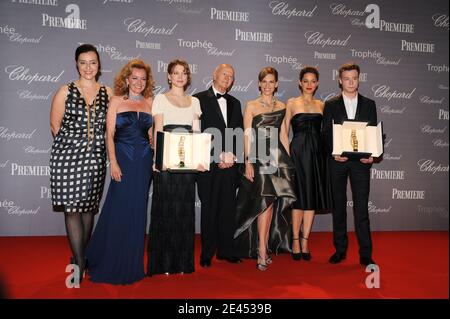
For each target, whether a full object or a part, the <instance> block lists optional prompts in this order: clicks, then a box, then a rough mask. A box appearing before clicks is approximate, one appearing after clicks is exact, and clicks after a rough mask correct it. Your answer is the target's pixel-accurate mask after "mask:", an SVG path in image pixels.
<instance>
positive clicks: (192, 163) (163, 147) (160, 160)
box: [155, 132, 211, 173]
mask: <svg viewBox="0 0 450 319" xmlns="http://www.w3.org/2000/svg"><path fill="white" fill-rule="evenodd" d="M181 139H183V140H182V144H183V147H182V149H183V150H184V161H182V162H183V165H180V162H181V157H180V154H179V152H180V141H181ZM210 162H211V134H209V133H180V132H158V133H157V135H156V159H155V166H156V168H157V169H158V170H162V169H163V167H164V168H166V169H167V170H168V171H169V172H177V173H190V172H197V167H198V166H199V165H203V167H204V168H205V170H207V171H209V167H210Z"/></svg>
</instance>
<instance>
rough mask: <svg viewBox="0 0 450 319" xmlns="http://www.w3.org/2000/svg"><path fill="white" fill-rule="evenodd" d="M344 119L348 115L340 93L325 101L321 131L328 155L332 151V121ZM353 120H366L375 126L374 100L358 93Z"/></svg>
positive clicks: (375, 109) (375, 110) (337, 122)
mask: <svg viewBox="0 0 450 319" xmlns="http://www.w3.org/2000/svg"><path fill="white" fill-rule="evenodd" d="M346 120H348V116H347V111H346V110H345V104H344V98H343V97H342V94H341V95H339V96H336V97H334V98H332V99H330V100H328V101H326V102H325V108H324V111H323V123H322V132H323V137H324V140H325V146H326V148H327V154H328V155H329V156H331V153H332V152H333V126H332V125H333V121H334V124H342V123H343V122H344V121H346ZM355 121H360V122H368V123H369V124H368V125H371V126H377V124H378V123H377V108H376V106H375V101H374V100H371V99H369V98H366V97H364V96H362V95H361V94H358V105H357V107H356V114H355Z"/></svg>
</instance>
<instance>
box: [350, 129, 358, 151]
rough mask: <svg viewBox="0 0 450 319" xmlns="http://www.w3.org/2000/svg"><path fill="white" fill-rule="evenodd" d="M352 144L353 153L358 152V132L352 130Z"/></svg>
mask: <svg viewBox="0 0 450 319" xmlns="http://www.w3.org/2000/svg"><path fill="white" fill-rule="evenodd" d="M350 144H351V145H352V147H353V152H358V138H357V137H356V130H352V134H351V135H350Z"/></svg>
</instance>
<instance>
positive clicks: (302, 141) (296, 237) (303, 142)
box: [281, 67, 331, 260]
mask: <svg viewBox="0 0 450 319" xmlns="http://www.w3.org/2000/svg"><path fill="white" fill-rule="evenodd" d="M299 83H300V90H301V91H302V95H301V96H299V97H297V98H291V99H289V100H288V102H287V105H286V117H285V118H284V123H283V126H282V130H281V141H282V143H283V145H285V147H286V148H287V149H288V145H289V139H288V136H289V127H290V125H292V130H293V133H294V137H293V138H292V141H291V144H290V148H289V149H290V156H291V158H292V161H293V162H294V165H295V168H296V195H297V201H296V202H295V203H294V204H293V205H292V208H293V210H292V232H293V238H292V258H293V259H294V260H300V259H302V258H303V259H304V260H310V259H311V253H310V251H309V247H308V238H309V234H310V232H311V228H312V225H313V221H314V213H315V211H316V210H324V209H327V208H329V205H330V203H331V190H330V188H329V185H330V183H329V182H328V181H327V178H328V176H329V175H328V174H327V173H326V171H327V169H326V160H325V152H324V147H323V143H322V135H321V126H322V118H323V117H322V113H323V108H324V103H323V102H322V101H320V100H317V99H315V98H314V93H315V92H316V90H317V88H318V86H319V72H318V71H317V69H316V68H314V67H305V68H303V69H302V70H301V71H300V82H299ZM300 229H301V232H300Z"/></svg>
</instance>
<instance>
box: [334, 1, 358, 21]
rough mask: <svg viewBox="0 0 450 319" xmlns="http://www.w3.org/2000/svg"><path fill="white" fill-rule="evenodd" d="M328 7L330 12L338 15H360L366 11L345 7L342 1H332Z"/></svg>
mask: <svg viewBox="0 0 450 319" xmlns="http://www.w3.org/2000/svg"><path fill="white" fill-rule="evenodd" d="M330 9H331V13H332V14H334V15H340V16H343V17H345V18H346V17H348V16H351V17H362V16H364V15H365V14H366V13H365V11H360V10H353V9H350V8H347V7H346V6H345V5H344V4H342V3H333V4H331V5H330Z"/></svg>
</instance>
